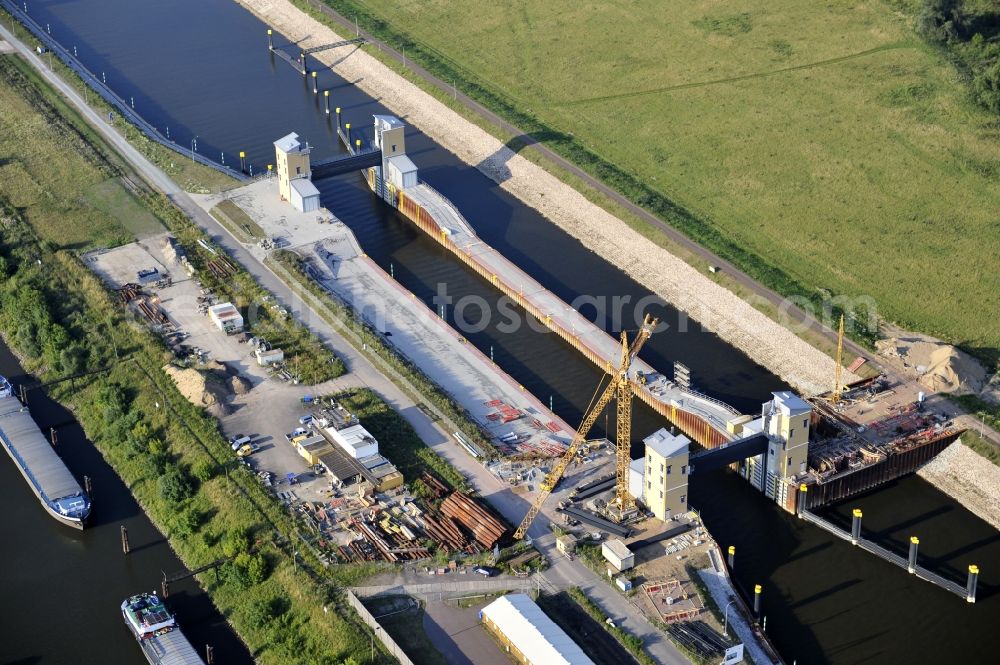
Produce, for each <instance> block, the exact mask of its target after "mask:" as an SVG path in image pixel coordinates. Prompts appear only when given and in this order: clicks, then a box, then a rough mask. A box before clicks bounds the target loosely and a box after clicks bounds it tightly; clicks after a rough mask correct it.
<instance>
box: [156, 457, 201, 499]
mask: <svg viewBox="0 0 1000 665" xmlns="http://www.w3.org/2000/svg"><path fill="white" fill-rule="evenodd" d="M156 485H157V488H158V489H159V491H160V496H161V497H163V499H164V500H166V501H168V502H170V503H174V504H179V503H182V502H184V501H185V500H186V499H189V498H190V497H191V495H192V494H194V487H193V486H192V485H191V481H190V480H189V479H188V477H187V474H185V473H184V471H183V470H181V469H180V468H178V467H176V466H170V467H168V468H167V470H166V471H165V472H164V474H163V475H162V476H160V478H159V480H157V481H156Z"/></svg>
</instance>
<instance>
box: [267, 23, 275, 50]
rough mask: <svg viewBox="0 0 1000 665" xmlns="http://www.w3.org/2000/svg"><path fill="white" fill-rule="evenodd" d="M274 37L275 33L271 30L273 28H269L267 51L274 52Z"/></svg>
mask: <svg viewBox="0 0 1000 665" xmlns="http://www.w3.org/2000/svg"><path fill="white" fill-rule="evenodd" d="M273 35H274V31H273V30H271V28H268V29H267V50H268V51H273V50H274V37H273Z"/></svg>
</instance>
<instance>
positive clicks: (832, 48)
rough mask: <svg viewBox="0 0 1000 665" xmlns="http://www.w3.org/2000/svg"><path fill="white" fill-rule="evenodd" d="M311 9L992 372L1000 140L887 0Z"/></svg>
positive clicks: (709, 239)
mask: <svg viewBox="0 0 1000 665" xmlns="http://www.w3.org/2000/svg"><path fill="white" fill-rule="evenodd" d="M294 1H295V2H296V4H299V5H300V6H303V7H304V8H308V7H309V6H310V5H312V4H313V0H294ZM325 2H326V4H328V5H330V6H331V7H333V8H334V9H336V10H338V11H339V12H341V13H342V14H343V15H345V16H348V17H354V16H357V17H359V21H360V24H361V26H362V27H363V28H364V29H366V30H368V31H370V32H372V33H373V34H375V35H376V36H377V37H379V38H381V39H384V40H385V41H386V42H387V43H389V44H391V45H393V46H394V47H397V48H400V47H402V48H405V51H406V54H407V58H408V59H412V60H413V61H414V62H417V63H419V64H420V65H422V66H424V67H425V68H427V69H428V70H429V71H431V72H432V73H433V74H435V75H436V76H438V77H439V78H441V79H442V80H445V81H455V82H456V84H457V87H458V89H460V90H461V91H462V92H464V93H466V94H467V95H469V96H470V97H472V98H473V99H475V100H476V101H478V102H480V103H482V104H484V105H485V106H487V107H488V108H490V109H491V110H493V111H495V112H497V113H498V114H500V115H501V116H502V117H504V118H505V119H507V120H510V121H511V122H514V123H516V124H517V125H518V126H519V127H521V128H522V129H524V130H525V131H527V132H529V133H531V134H532V135H533V136H534V137H535V138H537V139H538V140H541V141H543V142H544V143H545V144H546V145H547V146H549V147H551V148H553V149H554V150H556V151H557V152H559V153H561V154H563V155H564V156H566V157H568V158H569V159H571V160H572V161H574V162H575V163H577V164H578V165H580V166H582V167H583V168H584V169H586V170H587V171H589V172H590V173H591V174H593V175H595V176H597V177H598V178H600V179H601V180H603V181H604V182H606V183H607V184H609V185H611V186H613V187H614V188H616V189H617V190H618V191H620V192H622V193H623V194H625V195H626V196H627V197H628V198H630V199H631V200H632V201H633V202H635V203H637V204H639V205H642V206H643V207H645V208H647V209H648V210H651V211H652V212H654V213H656V214H657V215H658V216H660V217H661V218H662V219H664V220H665V221H667V222H668V223H670V224H671V225H673V226H675V227H676V228H678V229H680V230H681V231H683V232H684V233H685V234H687V235H688V236H689V237H691V238H693V239H694V240H696V241H698V242H699V243H700V244H702V245H704V246H706V247H708V248H709V249H711V250H713V251H715V252H716V253H718V254H720V255H721V256H723V257H725V258H727V259H729V260H731V261H733V262H734V263H736V264H737V265H738V266H739V267H740V268H741V269H742V270H744V271H745V272H747V273H748V274H749V275H751V276H752V277H754V278H755V279H757V280H758V281H760V282H762V283H764V284H765V285H767V286H769V287H771V288H773V289H775V290H777V291H778V292H780V293H782V294H784V295H786V296H796V297H800V298H805V299H806V300H808V301H810V302H812V303H821V302H824V301H826V302H827V303H829V302H831V301H832V302H834V303H835V304H836V303H840V304H841V305H843V306H844V307H845V308H847V309H850V303H851V302H852V299H853V302H855V303H861V302H864V300H863V299H862V297H863V296H870V297H871V298H872V299H873V300H874V302H875V304H876V306H877V309H878V313H879V315H881V316H882V317H884V318H885V319H888V320H890V321H894V322H897V323H899V324H900V325H902V326H904V327H907V328H913V329H919V330H922V331H924V332H927V333H930V334H934V335H938V336H940V337H942V338H944V339H947V340H949V341H952V342H957V343H959V344H961V345H962V346H963V348H965V349H967V350H969V351H970V352H972V353H974V354H976V355H978V356H979V357H980V358H984V359H986V360H988V361H990V362H995V361H996V359H997V356H998V352H997V349H998V348H1000V336H998V335H1000V333H998V331H997V329H996V327H995V326H991V325H990V322H989V320H988V315H987V314H986V312H988V311H989V310H990V309H991V308H990V307H989V306H987V305H988V303H989V302H990V301H991V300H992V301H994V302H995V295H994V294H995V293H996V292H997V291H998V287H1000V284H998V283H997V281H996V280H997V279H1000V278H998V277H997V276H996V275H995V274H992V273H995V271H992V272H991V271H988V270H987V269H986V266H987V265H988V264H989V263H990V257H991V256H992V255H994V254H996V253H997V251H998V247H997V244H996V243H997V242H998V241H997V238H996V234H991V233H990V232H989V229H990V228H991V224H992V218H991V217H990V214H989V212H988V211H989V209H990V207H991V204H990V203H989V202H990V201H992V200H995V199H996V198H997V196H998V194H1000V172H997V171H996V169H994V168H993V167H992V164H993V163H994V162H995V161H996V159H995V157H996V152H997V148H998V141H1000V136H998V131H997V127H996V125H995V120H994V118H993V117H992V116H991V114H989V113H987V112H986V111H984V110H982V109H980V108H979V107H978V106H976V105H975V104H973V103H972V102H971V100H970V99H969V96H968V94H967V92H966V90H965V89H964V88H963V86H962V85H961V84H960V83H958V82H956V81H955V80H954V78H955V77H954V71H953V68H952V67H951V65H950V64H948V63H947V62H945V61H944V60H943V59H942V58H941V57H940V55H939V54H938V53H937V52H936V51H935V49H932V48H930V47H928V46H926V45H925V44H924V43H923V42H922V41H921V40H920V39H919V38H918V37H917V35H916V33H915V31H914V29H913V23H914V21H913V20H911V19H910V18H908V17H905V16H903V15H902V14H901V13H898V12H894V11H893V10H892V8H890V7H888V6H886V4H884V3H882V2H879V1H878V0H867V1H865V2H862V3H860V4H858V3H854V2H839V1H838V2H834V3H827V4H825V5H824V6H823V7H822V8H817V7H816V5H815V3H810V2H804V1H803V0H781V1H779V2H776V3H767V5H766V6H763V5H762V6H760V7H757V8H755V9H753V10H752V11H749V12H726V11H725V10H724V8H723V9H720V8H719V7H718V5H717V3H712V2H707V1H698V2H693V3H684V4H683V5H678V4H677V3H658V2H652V1H651V0H644V1H642V2H639V3H638V4H636V5H630V6H629V8H627V9H624V8H621V7H618V6H616V5H607V4H596V5H593V4H592V5H580V4H579V3H564V2H552V3H541V4H539V3H529V4H523V3H522V4H521V5H519V8H518V9H517V11H508V8H507V7H506V6H501V5H490V4H489V3H485V2H472V3H464V4H461V5H456V4H454V3H443V2H432V3H421V4H420V5H419V6H417V5H413V4H412V3H406V2H401V1H397V0H389V1H388V2H385V3H380V4H379V5H378V6H377V7H376V6H375V5H372V4H371V3H363V2H358V1H357V0H325ZM313 14H314V15H315V10H313ZM327 20H329V19H327ZM445 24H447V25H449V26H453V27H454V28H455V29H453V30H448V31H441V30H440V26H441V25H445ZM483 43H489V44H490V48H489V49H483V48H482V44H483ZM611 82H613V86H612V87H610V88H609V85H611ZM510 145H511V147H512V148H514V149H515V150H517V149H519V148H520V147H522V146H523V140H522V141H520V142H519V141H518V140H517V139H515V140H514V142H513V143H511V144H510ZM720 156H721V157H720ZM630 223H634V220H632V221H630ZM983 238H987V240H986V241H985V242H983V241H982V239H983ZM890 257H891V260H890ZM957 262H959V263H961V265H963V266H965V267H964V269H963V270H955V269H954V266H955V265H956V263H957ZM869 302H870V301H869ZM928 302H933V306H928ZM867 307H868V306H864V307H862V311H861V312H859V317H858V318H864V317H865V316H866V314H867V311H866V310H867ZM834 309H835V310H836V309H837V308H836V307H835V308H834ZM849 322H850V319H849ZM849 327H850V326H849ZM855 337H858V335H857V333H856V334H855ZM860 337H861V341H864V342H867V343H870V342H871V341H872V337H873V336H872V335H861V336H860Z"/></svg>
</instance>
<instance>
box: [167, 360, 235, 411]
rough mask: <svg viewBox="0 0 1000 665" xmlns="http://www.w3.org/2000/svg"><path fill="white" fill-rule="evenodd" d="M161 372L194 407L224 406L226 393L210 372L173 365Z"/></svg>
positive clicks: (216, 376) (217, 379)
mask: <svg viewBox="0 0 1000 665" xmlns="http://www.w3.org/2000/svg"><path fill="white" fill-rule="evenodd" d="M163 371H164V372H166V373H167V376H169V377H170V378H171V379H173V381H174V384H175V385H176V386H177V389H178V390H179V391H180V392H181V394H182V395H184V397H185V398H186V399H187V400H188V401H189V402H191V403H192V404H194V405H196V406H212V405H213V404H225V400H226V395H227V391H226V388H225V384H224V383H223V382H222V380H221V379H220V377H219V376H218V375H217V374H216V373H215V372H213V371H212V370H207V371H200V370H197V369H192V368H190V367H189V368H186V369H181V368H180V367H176V366H174V365H166V366H164V368H163Z"/></svg>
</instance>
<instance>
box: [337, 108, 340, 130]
mask: <svg viewBox="0 0 1000 665" xmlns="http://www.w3.org/2000/svg"><path fill="white" fill-rule="evenodd" d="M337 129H340V107H339V106H338V107H337Z"/></svg>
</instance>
